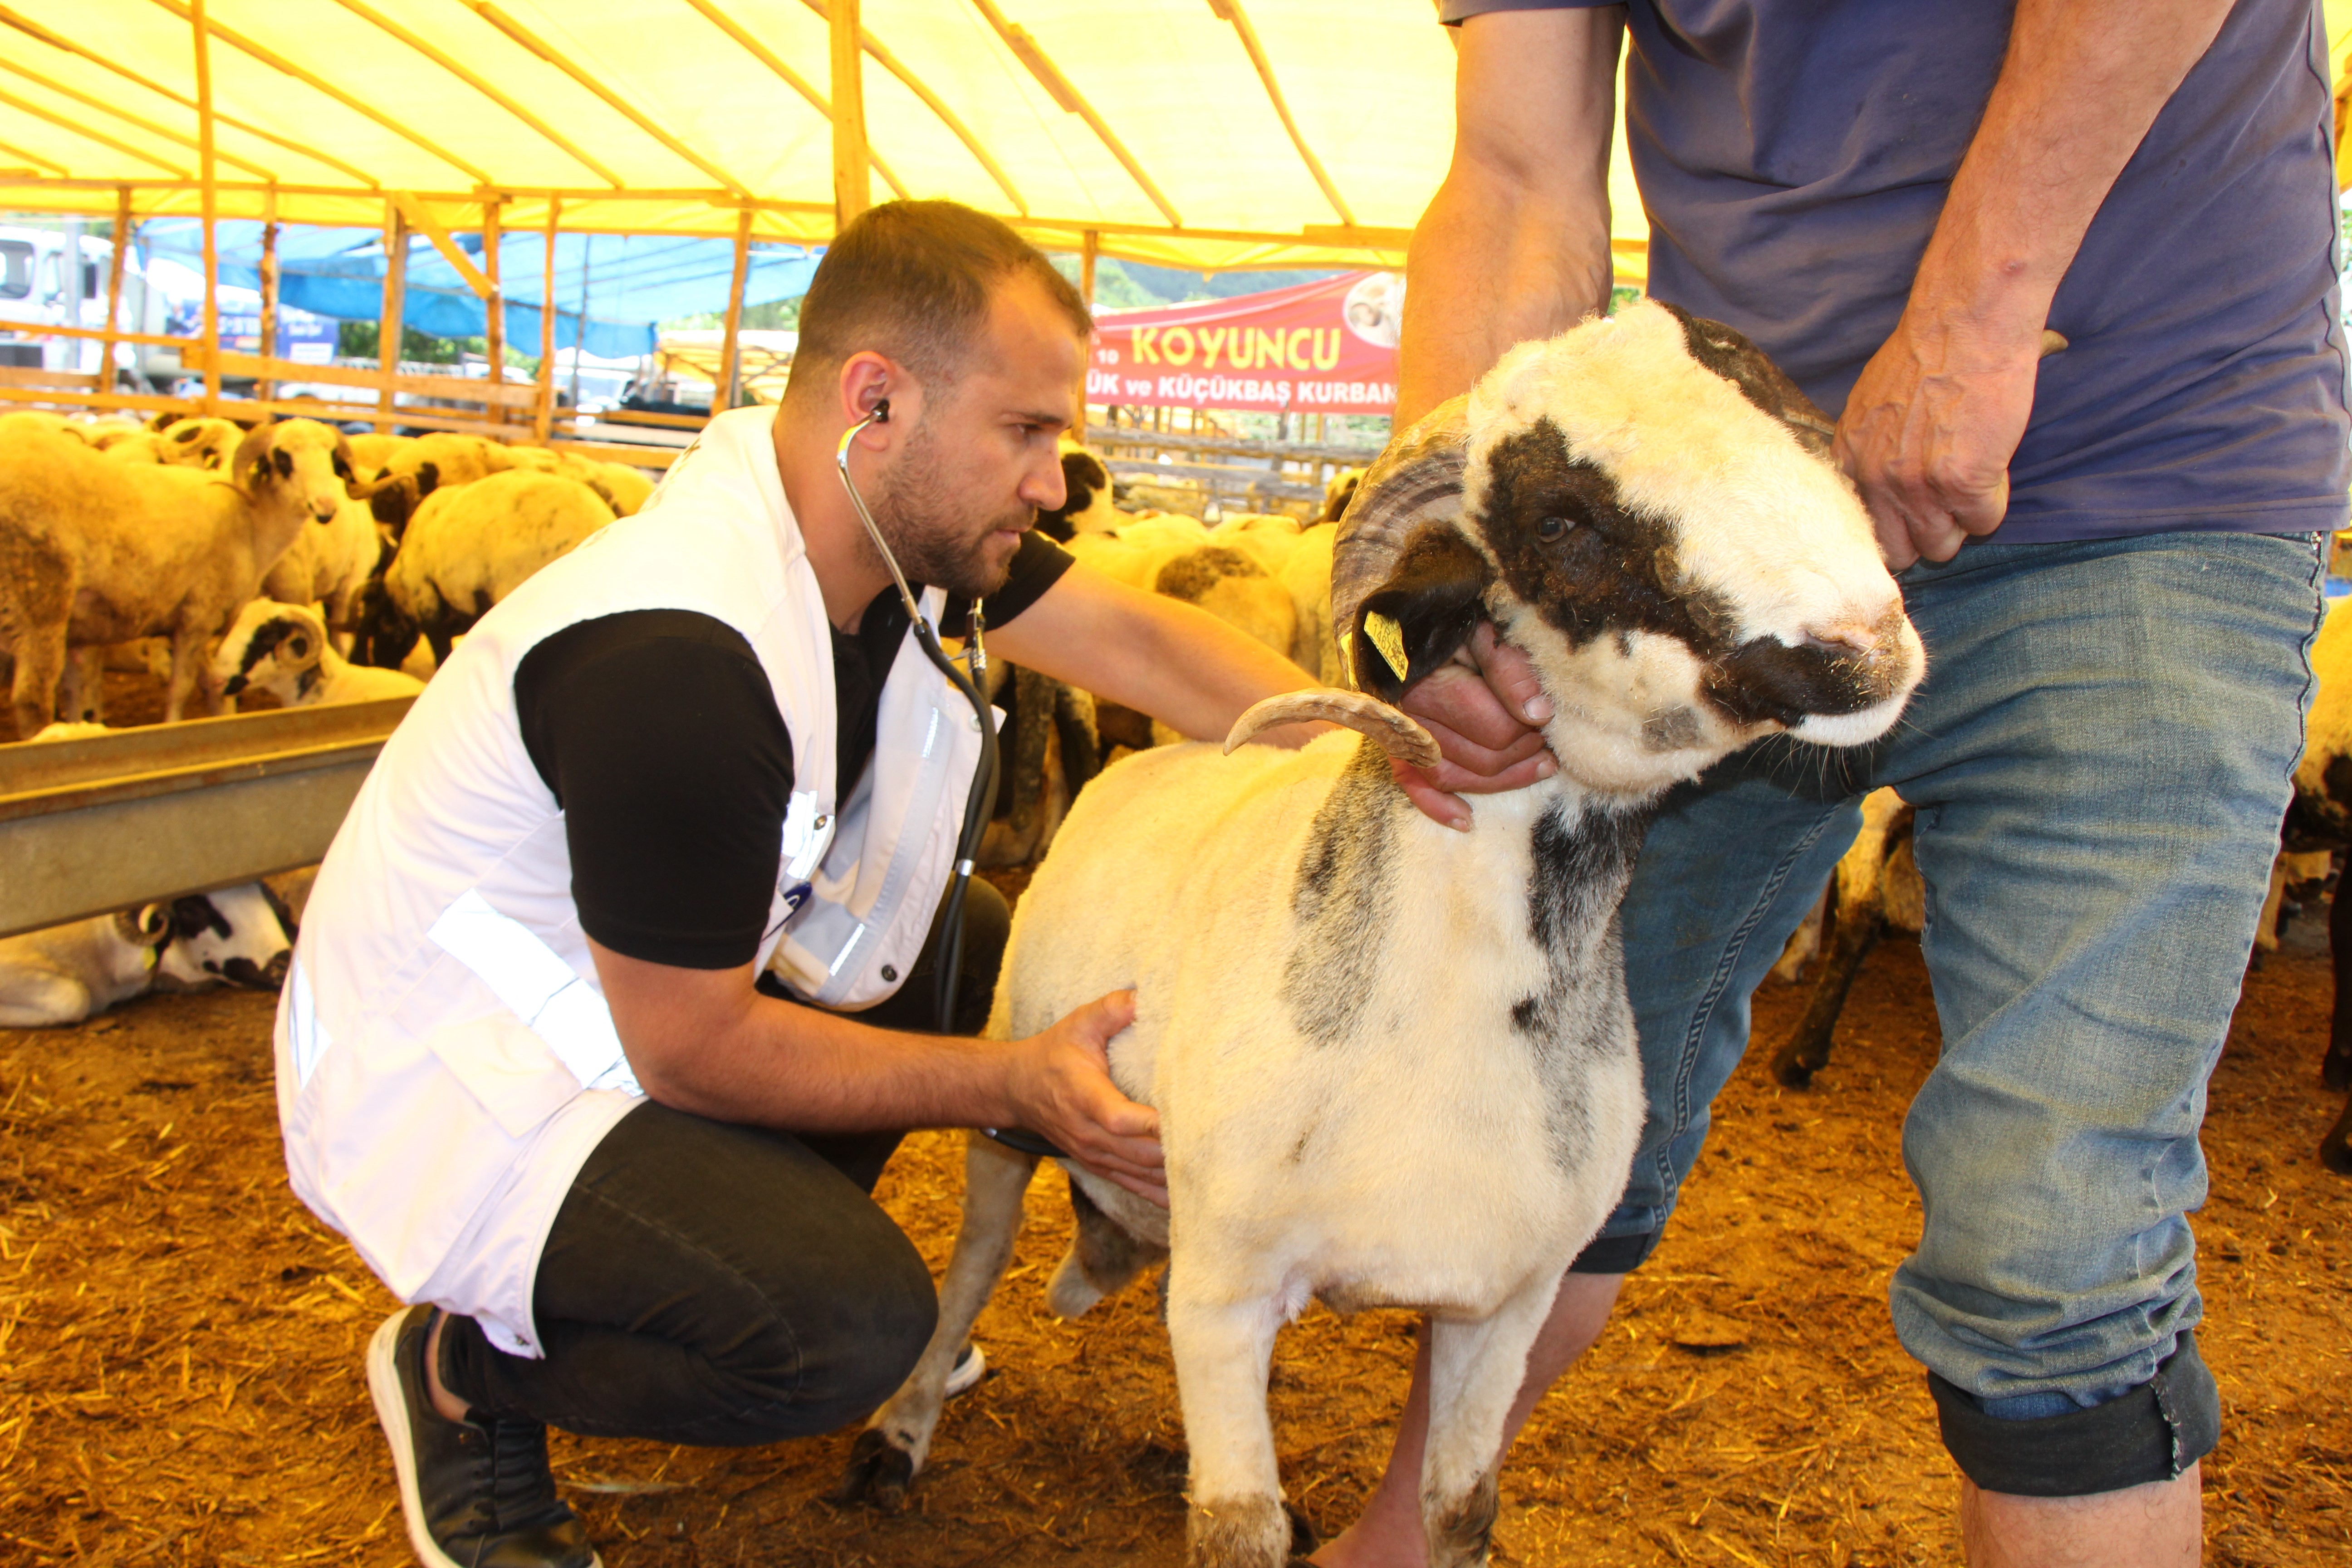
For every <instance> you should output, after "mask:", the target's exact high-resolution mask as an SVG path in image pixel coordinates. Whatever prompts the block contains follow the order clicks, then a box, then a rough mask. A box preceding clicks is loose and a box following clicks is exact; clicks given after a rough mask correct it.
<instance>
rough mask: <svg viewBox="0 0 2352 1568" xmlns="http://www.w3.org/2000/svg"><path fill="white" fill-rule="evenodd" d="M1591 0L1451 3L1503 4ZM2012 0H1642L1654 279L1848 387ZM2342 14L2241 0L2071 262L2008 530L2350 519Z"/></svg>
mask: <svg viewBox="0 0 2352 1568" xmlns="http://www.w3.org/2000/svg"><path fill="white" fill-rule="evenodd" d="M1594 3H1595V0H1443V5H1442V7H1441V9H1442V15H1443V16H1444V19H1445V20H1447V21H1449V22H1452V21H1457V20H1460V19H1461V18H1463V17H1465V16H1474V15H1476V14H1479V13H1481V12H1487V11H1502V10H1535V9H1552V8H1570V7H1574V8H1585V7H1589V6H1590V5H1592V4H1594ZM2010 18H2011V6H2010V5H2006V4H2001V3H1999V0H1948V3H1947V4H1943V5H1927V6H1923V5H1916V4H1912V3H1907V0H1814V3H1811V4H1802V5H1800V4H1795V3H1793V0H1778V3H1776V0H1632V4H1631V5H1630V6H1629V8H1628V11H1627V18H1626V30H1627V33H1628V36H1629V38H1630V43H1631V55H1630V58H1629V59H1628V61H1627V67H1626V112H1625V125H1626V138H1627V142H1628V143H1629V146H1628V151H1629V153H1631V156H1632V161H1633V173H1634V176H1635V179H1636V180H1637V181H1638V183H1639V184H1640V186H1641V190H1642V203H1643V208H1644V209H1645V210H1646V212H1647V213H1648V215H1649V220H1650V291H1651V292H1652V293H1653V294H1654V295H1656V296H1657V297H1658V298H1659V299H1662V300H1670V301H1672V302H1673V303H1675V304H1677V305H1681V306H1683V307H1684V308H1685V309H1687V310H1692V311H1694V312H1695V313H1696V314H1698V315H1701V316H1711V317H1713V318H1715V319H1717V320H1718V321H1726V322H1728V323H1729V324H1730V325H1732V326H1734V327H1737V328H1738V329H1739V330H1740V331H1743V332H1746V333H1747V334H1748V336H1749V337H1750V338H1752V339H1754V340H1755V341H1756V342H1758V343H1759V345H1761V346H1762V347H1763V348H1764V349H1765V351H1766V352H1767V353H1770V354H1771V355H1772V357H1773V358H1774V359H1776V360H1778V361H1779V362H1780V364H1781V365H1782V366H1783V367H1784V368H1785V369H1786V370H1787V371H1788V372H1789V374H1790V375H1792V376H1793V377H1795V378H1796V380H1797V383H1798V384H1800V385H1801V386H1802V387H1803V388H1804V389H1805V391H1806V392H1807V393H1808V394H1810V395H1811V396H1812V398H1813V400H1814V401H1815V402H1817V403H1819V404H1820V405H1822V407H1823V408H1825V409H1828V410H1830V411H1831V412H1832V413H1835V412H1836V411H1837V410H1839V409H1841V408H1843V406H1844V404H1845V399H1846V395H1847V394H1848V393H1849V392H1851V391H1852V390H1853V384H1854V381H1855V378H1856V377H1858V376H1859V375H1860V374H1862V368H1863V365H1864V363H1866V362H1867V361H1868V360H1869V358H1870V356H1871V355H1872V354H1873V353H1875V352H1876V351H1877V349H1878V347H1879V345H1880V344H1881V343H1883V342H1885V341H1886V338H1887V335H1888V334H1889V333H1890V332H1892V331H1894V329H1895V321H1896V319H1897V318H1898V317H1899V316H1900V315H1901V314H1902V310H1903V304H1904V300H1905V299H1906V296H1907V295H1908V294H1909V292H1910V288H1911V281H1912V278H1913V276H1914V274H1915V273H1916V271H1917V269H1918V264H1919V258H1920V256H1921V255H1922V254H1923V253H1924V252H1925V251H1926V249H1927V239H1928V237H1929V235H1930V234H1931V233H1932V232H1933V230H1934V228H1935V226H1936V220H1937V216H1938V215H1939V214H1940V213H1941V212H1942V210H1943V204H1944V197H1945V194H1946V192H1947V190H1948V187H1949V184H1950V181H1951V177H1952V175H1953V174H1954V173H1955V172H1956V171H1957V170H1958V167H1959V163H1960V159H1961V157H1962V155H1963V154H1964V153H1966V152H1967V151H1968V146H1969V139H1970V138H1971V137H1972V136H1973V135H1974V134H1975V132H1976V126H1977V122H1978V121H1979V117H1980V116H1981V115H1982V112H1983V110H1984V104H1985V100H1986V99H1987V97H1988V96H1989V95H1990V92H1991V90H1992V85H1993V82H1994V79H1996V78H1997V77H1998V76H1999V75H2000V65H2001V58H2002V53H2003V51H2004V49H2005V48H2006V47H2007V45H2008V41H2009V27H2010ZM2331 118H2332V100H2331V98H2330V94H2329V90H2328V79H2327V64H2326V28H2325V26H2324V25H2323V23H2322V21H2321V17H2320V10H2319V6H2318V5H2317V4H2316V0H2239V4H2238V5H2236V6H2234V7H2233V8H2232V9H2231V13H2230V16H2229V17H2228V19H2227V20H2226V21H2224V22H2223V23H2222V25H2221V33H2220V35H2219V37H2216V38H2215V39H2214V41H2213V44H2212V47H2210V48H2209V49H2208V50H2207V51H2206V53H2205V56H2204V58H2201V59H2200V60H2199V61H2198V62H2197V64H2196V65H2195V66H2194V67H2193V68H2191V69H2190V70H2189V75H2188V77H2187V79H2185V80H2183V81H2182V83H2181V84H2180V87H2179V89H2178V90H2177V91H2175V92H2174V94H2173V96H2172V98H2171V100H2169V101H2168V103H2167V104H2166V105H2165V106H2164V108H2163V110H2161V111H2160V112H2159V113H2158V115H2157V118H2156V121H2155V123H2154V124H2153V125H2151V126H2150V127H2149V129H2148V132H2147V137H2146V139H2145V140H2144V141H2143V142H2141V144H2140V146H2139V149H2138V150H2137V152H2136V153H2134V154H2133V156H2132V158H2131V160H2130V162H2129V163H2126V165H2125V167H2124V170H2123V172H2122V173H2121V174H2119V175H2118V176H2117V177H2116V183H2115V184H2114V186H2113V188H2112V189H2111V190H2110V191H2109V192H2108V195H2107V197H2106V200H2105V203H2104V204H2103V205H2101V207H2100V208H2099V212H2098V216H2096V217H2095V219H2094V220H2093V221H2092V224H2091V226H2090V230H2089V232H2088V233H2087V234H2086V235H2084V239H2083V245H2082V248H2081V250H2080V251H2079V252H2078V253H2077V254H2076V256H2075V258H2074V264H2073V266H2072V267H2071V268H2069V269H2068V271H2067V273H2066V277H2065V279H2063V282H2062V283H2061V284H2060V286H2059V289H2058V293H2057V297H2056V299H2055V300H2053V303H2052V305H2051V310H2050V323H2049V324H2050V325H2051V326H2052V327H2053V328H2054V329H2055V330H2057V331H2060V332H2062V333H2063V334H2064V335H2065V336H2066V338H2067V339H2068V341H2069V342H2070V343H2071V345H2072V346H2071V347H2069V348H2068V349H2067V350H2066V351H2065V352H2064V353H2061V354H2057V355H2055V356H2053V357H2052V358H2050V359H2047V360H2044V361H2042V366H2041V374H2040V378H2039V382H2038V384H2037V387H2036V390H2035V393H2034V400H2033V416H2032V422H2031V424H2030V425H2029V426H2028V427H2027V430H2026V434H2025V438H2024V440H2023V442H2022V443H2021V445H2020V446H2019V447H2018V450H2017V454H2016V456H2015V458H2013V459H2012V460H2011V465H2010V483H2011V491H2010V503H2009V516H2008V520H2007V521H2006V522H2004V523H2003V525H2002V527H2001V529H2000V532H1999V533H1997V534H1995V535H1993V537H1994V538H1995V539H1996V540H1999V541H2000V542H2004V543H2019V542H2047V541H2054V540H2065V539H2097V538H2112V537H2116V536H2119V535H2125V534H2134V533H2143V532H2152V531H2159V530H2175V529H2205V530H2226V531H2245V532H2267V533H2288V532H2303V531H2315V530H2320V529H2329V528H2337V527H2341V526H2343V524H2344V521H2345V513H2346V502H2345V496H2346V487H2347V483H2352V461H2347V418H2346V414H2345V382H2346V374H2347V356H2346V345H2345V334H2344V328H2343V323H2342V321H2341V319H2340V312H2339V306H2338V302H2337V298H2336V240H2337V215H2336V181H2335V159H2334V155H2333V151H2332V147H2331V136H2330V125H2331Z"/></svg>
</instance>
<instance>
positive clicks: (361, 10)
mask: <svg viewBox="0 0 2352 1568" xmlns="http://www.w3.org/2000/svg"><path fill="white" fill-rule="evenodd" d="M335 4H337V5H341V7H342V8H343V9H344V10H346V11H349V12H350V13H351V14H352V16H357V17H359V18H360V19H361V20H362V21H365V22H371V23H373V24H374V25H375V26H378V27H380V28H382V29H383V31H385V32H387V33H390V34H391V35H392V36H393V37H395V38H398V39H399V40H400V41H401V42H402V43H404V44H406V45H407V46H408V47H410V48H412V49H415V51H416V52H417V53H418V54H420V55H423V56H424V57H425V58H426V59H428V60H431V61H432V62H433V63H434V64H435V65H436V66H439V67H440V68H442V69H443V70H445V71H447V72H448V73H449V74H450V75H451V76H454V77H456V78H457V79H458V80H459V81H462V82H464V83H465V84H466V85H467V87H470V88H472V89H474V90H475V91H476V92H478V93H480V94H481V95H482V96H483V97H484V98H487V99H488V100H490V101H491V102H492V103H495V104H497V105H498V106H499V108H500V109H503V110H506V111H507V112H508V113H509V114H511V115H513V116H514V117H515V118H516V119H517V120H520V121H522V122H523V123H524V124H525V125H528V126H530V128H531V129H532V130H533V131H536V132H539V133H540V134H541V136H544V137H545V138H547V140H548V141H550V142H553V143H554V144H555V145H556V146H557V147H558V148H559V149H561V150H562V152H563V153H564V154H565V155H566V156H568V157H569V158H571V159H572V162H573V163H578V164H579V165H580V166H581V167H582V168H583V169H585V170H587V171H588V172H589V173H590V174H593V175H595V176H596V177H597V178H598V179H600V180H602V181H604V183H605V184H608V185H611V186H612V187H614V189H615V190H618V189H619V188H620V187H621V186H623V185H624V184H627V182H626V181H625V180H623V179H622V178H621V176H620V175H618V174H614V173H613V171H612V170H610V169H608V168H606V167H605V166H604V164H602V163H598V162H597V161H596V160H595V159H594V158H593V157H591V156H589V154H588V153H587V152H586V151H585V150H584V149H583V148H582V147H581V146H580V144H579V143H578V142H573V141H572V139H571V138H570V137H568V136H566V135H564V134H563V133H562V132H560V131H558V130H556V129H555V127H553V126H552V125H550V124H549V123H547V121H544V120H541V118H540V117H539V116H538V115H536V114H533V113H532V112H531V111H530V110H528V109H525V108H524V107H523V106H522V105H521V104H520V103H517V102H516V101H515V100H513V99H511V98H509V97H508V96H507V95H506V94H505V93H503V92H501V91H499V89H498V88H497V87H496V86H495V85H494V84H492V83H491V82H490V81H489V80H488V79H486V78H484V77H483V76H482V75H481V74H480V73H479V72H478V71H476V70H473V69H472V68H469V67H467V66H466V65H465V64H464V63H463V62H461V61H459V60H457V59H454V58H451V57H450V56H449V55H448V54H446V53H445V52H444V51H443V50H441V49H439V48H437V47H435V46H434V45H433V44H431V43H430V42H428V41H426V40H425V39H424V38H421V37H417V36H416V35H415V33H412V32H410V31H409V30H408V29H407V28H405V27H404V26H401V25H400V24H399V23H397V22H395V21H394V20H393V19H392V18H391V17H389V16H385V15H384V14H383V12H381V11H379V10H377V9H376V8H375V7H374V6H373V5H365V4H363V3H362V0H335Z"/></svg>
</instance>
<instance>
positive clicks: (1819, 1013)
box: [1772, 900, 1886, 1089]
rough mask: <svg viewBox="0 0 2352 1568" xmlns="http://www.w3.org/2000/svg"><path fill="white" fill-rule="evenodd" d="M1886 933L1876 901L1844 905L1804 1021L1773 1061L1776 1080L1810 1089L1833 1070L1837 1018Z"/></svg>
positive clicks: (1840, 910) (1799, 1020)
mask: <svg viewBox="0 0 2352 1568" xmlns="http://www.w3.org/2000/svg"><path fill="white" fill-rule="evenodd" d="M1885 929H1886V921H1885V919H1883V918H1882V917H1881V915H1880V913H1879V906H1878V902H1877V900H1870V901H1868V902H1867V903H1864V902H1862V901H1861V900H1856V902H1855V903H1854V904H1853V905H1844V904H1843V902H1842V904H1841V907H1840V909H1839V910H1838V920H1837V934H1836V935H1835V936H1834V937H1833V938H1832V940H1831V942H1830V955H1829V957H1828V959H1827V960H1826V961H1824V962H1823V963H1822V972H1821V973H1820V975H1819V976H1818V977H1817V978H1816V979H1815V980H1814V981H1813V994H1812V998H1811V1000H1810V1001H1808V1002H1807V1003H1806V1004H1805V1016H1803V1017H1801V1018H1800V1019H1798V1020H1797V1027H1796V1030H1795V1031H1794V1032H1793V1033H1792V1034H1790V1037H1789V1038H1788V1040H1787V1042H1786V1043H1785V1044H1783V1045H1782V1046H1781V1047H1780V1050H1779V1052H1777V1053H1776V1054H1775V1055H1774V1056H1773V1058H1772V1076H1773V1077H1774V1078H1776V1079H1780V1081H1781V1082H1782V1083H1784V1084H1787V1085H1788V1086H1789V1087H1790V1089H1807V1088H1810V1087H1811V1085H1812V1081H1813V1074H1815V1073H1817V1072H1819V1071H1821V1069H1822V1068H1825V1067H1827V1066H1828V1065H1829V1060H1830V1037H1831V1036H1832V1035H1833V1034H1835V1033H1836V1031H1837V1021H1838V1015H1839V1014H1841V1013H1843V1012H1844V1011H1845V999H1846V994H1847V993H1848V992H1850V991H1852V990H1853V982H1854V976H1856V975H1858V974H1860V973H1862V961H1863V960H1864V959H1865V958H1868V957H1869V956H1870V950H1871V949H1872V948H1874V947H1876V946H1877V945H1878V939H1879V936H1880V934H1881V933H1882V932H1884V931H1885Z"/></svg>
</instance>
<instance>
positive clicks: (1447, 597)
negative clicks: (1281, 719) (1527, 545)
mask: <svg viewBox="0 0 2352 1568" xmlns="http://www.w3.org/2000/svg"><path fill="white" fill-rule="evenodd" d="M1494 580H1495V569H1494V567H1493V566H1492V565H1491V564H1490V563H1488V562H1487V560H1486V557H1485V556H1484V555H1482V554H1480V553H1479V552H1478V550H1477V547H1476V546H1475V545H1473V544H1472V543H1471V542H1469V541H1468V540H1467V539H1465V538H1464V537H1463V536H1462V535H1461V533H1460V532H1458V531H1456V530H1454V529H1452V528H1448V527H1443V526H1439V527H1423V528H1421V529H1419V530H1417V531H1414V533H1413V535H1412V538H1411V539H1409V540H1408V541H1407V542H1406V543H1405V547H1404V549H1403V550H1402V552H1399V554H1398V555H1397V557H1396V559H1395V562H1394V563H1393V565H1392V566H1391V568H1390V571H1389V574H1388V576H1387V578H1386V579H1384V580H1383V581H1382V582H1381V584H1380V586H1378V587H1376V588H1374V589H1373V590H1372V591H1371V592H1370V594H1367V595H1364V601H1363V607H1362V609H1361V610H1360V611H1359V612H1358V614H1357V616H1356V624H1355V626H1352V627H1350V628H1349V638H1348V655H1349V662H1350V664H1351V666H1352V667H1353V668H1352V672H1353V674H1354V676H1355V681H1356V686H1357V688H1358V689H1360V690H1363V691H1369V692H1370V693H1371V694H1372V695H1373V696H1375V697H1378V698H1379V699H1380V700H1381V701H1383V702H1388V703H1391V704H1393V703H1396V702H1401V701H1402V700H1404V694H1405V693H1406V692H1408V691H1410V690H1412V688H1413V687H1414V686H1415V685H1416V684H1418V683H1419V682H1420V681H1421V679H1423V677H1424V676H1426V675H1428V674H1429V672H1430V671H1431V670H1433V669H1435V668H1439V667H1440V666H1441V665H1444V664H1445V663H1446V662H1447V661H1449V660H1450V659H1452V658H1453V657H1454V655H1455V654H1456V653H1458V652H1460V651H1461V648H1462V645H1463V644H1465V643H1466V642H1468V641H1469V640H1470V634H1471V633H1472V632H1473V631H1474V630H1475V629H1476V628H1477V625H1478V622H1479V620H1480V618H1481V617H1483V616H1485V615H1486V602H1485V601H1486V590H1487V588H1488V587H1489V586H1490V585H1492V584H1493V583H1494Z"/></svg>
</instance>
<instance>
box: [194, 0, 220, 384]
mask: <svg viewBox="0 0 2352 1568" xmlns="http://www.w3.org/2000/svg"><path fill="white" fill-rule="evenodd" d="M188 21H189V24H190V26H191V29H192V30H193V32H194V35H195V46H196V182H197V184H198V186H199V191H200V196H199V199H200V201H201V202H202V207H201V210H202V212H203V215H204V224H205V339H204V341H205V398H204V410H205V414H206V415H207V416H210V415H216V414H218V413H219V412H220V402H221V374H220V352H221V342H220V235H219V221H220V214H219V211H218V208H219V205H220V192H219V189H218V180H217V179H216V177H215V170H214V167H213V62H212V51H211V49H210V48H209V47H207V46H208V45H209V43H210V42H211V38H210V35H209V34H208V33H207V32H206V31H205V0H189V5H188Z"/></svg>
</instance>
